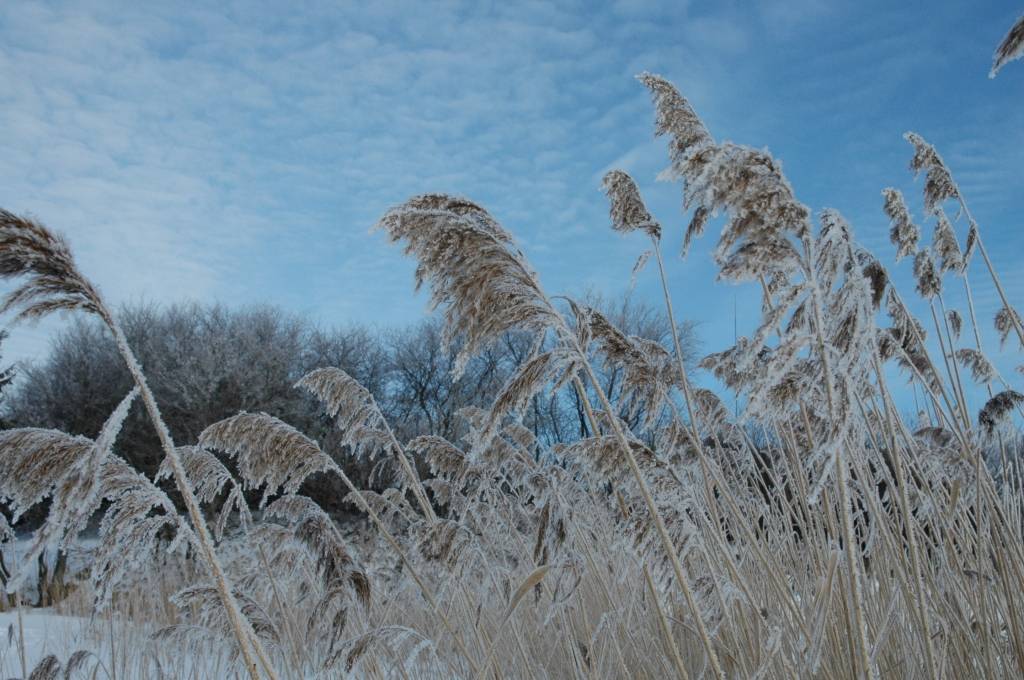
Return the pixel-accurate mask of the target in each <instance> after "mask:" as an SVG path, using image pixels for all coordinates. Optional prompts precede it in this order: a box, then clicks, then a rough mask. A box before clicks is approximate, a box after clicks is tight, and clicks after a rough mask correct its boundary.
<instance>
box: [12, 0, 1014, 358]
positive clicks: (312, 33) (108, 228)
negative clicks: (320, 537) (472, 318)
mask: <svg viewBox="0 0 1024 680" xmlns="http://www.w3.org/2000/svg"><path fill="white" fill-rule="evenodd" d="M996 14H998V13H996ZM975 15H977V16H975ZM990 20H991V21H990ZM989 23H991V24H992V28H991V30H990V29H989V27H988V24H989ZM1003 23H1005V22H1004V17H1001V16H993V17H989V16H988V15H987V14H986V13H985V12H983V11H981V10H976V9H972V8H967V7H953V6H943V7H941V8H931V7H929V8H922V9H919V8H913V7H909V6H908V7H903V6H900V7H894V6H892V5H891V4H890V5H887V4H884V3H881V2H874V3H871V2H869V3H867V4H863V3H859V4H857V5H853V4H849V3H822V2H817V1H815V0H801V1H800V2H798V3H796V4H794V3H792V2H781V1H780V2H768V3H757V4H756V5H753V6H741V5H736V4H733V3H700V2H683V3H679V2H635V1H619V2H614V3H612V4H610V5H597V4H594V3H584V2H575V3H572V2H570V3H558V4H556V3H546V2H529V3H493V4H487V3H484V4H479V3H468V2H450V3H436V4H431V5H430V6H429V8H427V7H426V6H424V5H422V4H420V3H416V4H413V3H411V2H405V3H402V2H376V3H361V4H359V3H337V2H328V1H327V0H297V1H296V2H293V3H289V4H288V5H282V4H280V3H273V2H262V3H260V2H256V3H251V2H245V3H241V2H226V3H213V2H206V3H203V2H199V3H189V4H187V5H186V6H183V5H182V4H180V3H178V4H163V5H160V4H152V3H134V2H103V3H99V2H96V3H88V2H87V3H72V2H64V1H61V0H53V1H51V2H45V3H3V4H0V39H2V40H3V42H4V46H5V48H4V50H3V51H0V82H2V83H3V84H4V85H3V88H2V89H0V126H2V129H3V130H4V135H3V136H2V137H0V158H2V161H0V205H3V206H4V207H5V208H8V209H11V210H15V211H19V212H30V213H32V214H34V215H36V216H38V217H39V218H40V219H42V220H43V221H44V222H46V223H47V224H49V225H51V226H52V227H54V228H56V229H59V230H61V231H64V232H66V233H67V234H68V235H69V237H70V239H71V241H72V243H73V245H74V247H75V250H76V252H77V254H78V256H79V258H80V260H81V264H82V267H83V269H85V270H86V271H87V272H88V273H89V275H90V276H92V277H93V278H94V279H95V280H96V281H97V282H98V283H99V285H100V287H101V289H102V290H103V291H104V292H105V293H106V294H107V295H108V297H110V298H111V299H112V300H113V301H114V302H115V303H117V302H122V301H125V300H130V299H138V298H141V297H145V298H147V299H153V300H157V301H163V302H169V301H172V300H180V299H182V298H201V299H219V300H221V301H224V302H228V303H240V302H252V301H269V302H272V303H278V304H281V305H285V306H287V307H289V308H291V309H295V310H299V311H302V312H306V313H308V314H310V315H312V316H313V317H314V318H316V319H318V320H320V321H322V322H325V323H341V322H346V321H349V320H356V321H363V322H370V323H382V324H387V323H404V322H408V321H410V320H414V319H417V318H419V317H420V316H421V315H422V313H423V308H424V299H423V297H422V296H420V297H414V296H413V295H412V294H411V282H412V269H413V264H412V263H411V262H409V261H408V260H406V259H404V258H403V257H402V256H401V254H400V251H399V250H397V249H396V248H395V247H393V246H391V245H389V244H387V243H386V242H385V240H384V238H383V235H382V234H379V233H378V234H368V231H369V229H370V228H371V226H372V225H373V224H374V222H375V220H376V219H377V218H378V217H379V216H380V215H381V214H382V213H383V212H384V211H385V210H386V209H387V208H388V207H390V206H392V205H394V204H396V203H399V202H401V201H403V200H405V199H406V198H408V197H409V196H410V195H413V194H416V193H421V192H426V191H449V192H454V193H458V194H463V195H467V196H470V197H471V198H473V199H475V200H477V201H479V202H480V203H482V204H483V205H485V206H487V208H488V209H489V210H491V211H492V212H493V213H494V214H495V215H496V216H497V217H498V218H499V219H500V220H501V221H502V222H503V223H505V224H506V225H507V227H508V228H509V229H510V230H511V231H512V232H513V233H514V234H515V235H516V237H517V238H518V239H519V241H520V243H521V244H522V245H523V247H524V249H525V251H526V254H527V255H528V257H529V258H530V259H531V261H532V263H533V264H534V266H535V267H536V269H537V270H538V271H539V272H540V275H541V278H542V280H543V281H544V283H545V285H546V286H548V287H549V288H550V289H551V292H553V293H554V292H569V293H578V292H582V289H583V288H584V287H586V285H587V284H593V285H594V286H595V287H599V288H600V287H601V286H604V290H605V292H615V291H616V290H621V289H622V288H624V287H625V285H626V284H627V283H628V280H629V269H630V267H631V266H632V263H633V261H634V260H635V257H636V255H637V254H639V252H640V251H641V250H642V249H643V244H641V243H638V242H636V241H635V239H623V238H620V237H619V236H618V235H615V234H612V233H611V232H610V230H609V229H608V228H607V224H608V218H607V206H606V204H605V200H604V198H603V196H602V195H601V193H600V191H599V183H600V177H601V175H602V174H603V170H605V169H608V168H610V167H613V166H621V167H624V168H625V169H627V170H629V171H630V172H632V173H633V174H634V175H635V176H636V179H637V180H638V182H639V184H640V187H641V190H642V192H643V194H644V196H645V198H646V200H647V201H648V203H649V205H650V207H651V209H652V210H653V211H654V212H655V213H656V214H657V215H658V217H659V219H660V220H661V221H662V222H663V224H664V225H665V230H666V231H665V233H666V248H665V249H666V252H669V253H670V252H673V251H674V250H675V249H676V248H677V247H678V245H679V242H680V241H681V239H682V231H683V227H684V224H685V217H684V216H683V215H682V214H681V211H680V193H679V187H678V186H676V185H673V184H664V183H657V182H655V181H654V176H655V174H656V173H657V172H658V171H659V170H661V169H662V168H663V167H664V165H665V162H666V157H665V143H664V140H653V139H652V138H651V134H652V121H653V113H652V111H651V107H650V102H649V98H648V95H647V94H646V93H645V92H644V90H643V88H642V87H641V86H640V85H639V84H638V83H637V82H636V81H635V80H634V79H633V76H634V75H635V74H636V73H637V72H639V71H642V70H651V71H655V72H660V73H662V74H664V75H665V76H667V77H668V78H670V79H671V80H673V81H674V82H676V83H677V84H678V85H679V87H680V88H681V89H682V90H683V91H684V93H685V94H686V96H687V97H688V98H689V99H690V100H691V102H692V103H693V105H694V106H695V107H696V109H697V111H698V112H699V113H700V114H701V115H702V116H703V117H704V118H705V120H707V121H708V124H709V127H710V129H711V130H712V132H713V133H714V134H715V135H716V136H717V137H718V138H721V139H733V140H737V141H741V142H745V143H749V144H752V145H754V146H758V147H760V146H765V145H767V146H768V147H769V148H770V149H771V150H772V151H773V152H774V153H775V154H776V155H778V156H779V157H780V158H781V159H782V160H783V161H784V163H785V168H786V171H787V173H788V174H789V175H790V178H791V179H792V180H793V182H794V186H795V187H796V191H797V194H798V196H800V197H801V199H802V200H804V201H805V202H806V203H808V205H810V206H811V207H812V208H813V209H815V210H817V209H820V208H822V207H825V206H835V207H839V208H841V209H842V210H843V212H844V213H846V214H847V216H848V217H850V218H851V219H852V221H853V223H854V228H855V230H856V232H857V233H858V234H860V235H862V237H863V240H865V241H866V242H869V243H872V244H879V245H880V246H881V247H886V233H887V225H886V224H885V220H884V218H883V216H882V215H881V211H880V208H879V205H880V199H879V191H880V190H881V188H882V187H883V186H887V185H890V184H898V185H901V186H902V185H903V184H906V185H907V186H909V187H910V189H908V192H909V191H911V190H913V185H912V184H910V178H909V176H908V175H907V173H906V169H905V166H906V162H907V150H906V148H904V147H905V145H904V144H903V143H902V142H901V141H900V139H899V135H900V134H901V133H902V132H904V131H905V130H906V129H909V128H916V129H920V130H921V131H922V132H925V133H929V135H932V136H934V137H935V141H936V143H937V144H939V143H941V144H940V148H942V149H943V150H946V149H948V151H944V152H945V153H946V155H947V158H948V159H949V160H950V162H951V163H952V164H954V166H955V167H954V171H955V172H956V173H957V174H958V176H959V177H960V178H961V181H962V182H963V183H964V187H965V191H967V192H969V194H970V195H971V196H972V198H971V200H972V201H973V202H974V203H972V205H976V211H977V217H978V219H979V221H980V222H982V224H983V226H984V228H985V229H986V234H987V236H986V238H987V239H988V242H990V243H991V244H992V245H993V248H992V249H993V250H995V251H997V253H998V255H997V257H999V258H1001V259H1004V260H1005V259H1006V258H1008V257H1010V255H1008V253H1009V254H1012V253H1014V252H1019V248H1020V246H1021V243H1020V238H1019V237H1014V236H1010V235H1008V234H1010V233H1016V232H1013V231H1012V230H1013V226H1012V225H1014V224H1016V223H1015V222H1014V221H1013V220H1014V218H1015V215H1016V212H1015V211H1014V210H1013V203H1014V197H1013V192H1012V191H1010V189H1012V188H1013V186H1014V181H1015V177H1016V173H1017V171H1018V170H1017V169H1018V168H1019V167H1020V149H1024V144H1021V143H1019V142H1021V141H1024V140H1022V139H1021V137H1020V130H1024V117H1022V116H1024V114H1021V113H1019V112H1018V111H1019V110H1020V107H1019V106H1016V100H1015V99H1014V96H1015V93H1014V92H1007V91H1006V88H1005V86H1004V84H1003V81H1002V80H1000V81H996V85H998V86H1000V87H1003V89H997V88H996V86H995V85H993V83H992V82H990V81H988V80H987V79H986V78H985V77H984V76H985V74H986V73H987V68H988V64H987V60H988V57H989V55H990V53H991V46H990V45H988V46H986V47H985V49H984V50H982V52H983V54H981V56H980V57H979V59H980V62H979V63H981V64H982V66H981V67H980V68H981V71H979V74H980V75H979V74H975V73H974V72H973V71H972V69H974V64H973V63H968V62H969V60H968V59H967V57H965V56H964V55H968V54H970V53H973V50H975V49H976V47H977V46H976V43H978V41H981V42H984V40H985V39H987V38H986V36H987V35H988V33H990V32H992V31H994V32H995V33H999V31H1001V30H1004V27H1003V25H1002V24H1003ZM975 78H977V80H978V82H977V83H975ZM953 95H956V96H955V101H953ZM1014 131H1016V132H1014ZM956 140H964V141H963V142H962V145H959V144H960V143H959V142H957V141H956ZM1018 205H1019V204H1018ZM1018 231H1019V230H1018ZM712 240H713V236H712V235H711V233H710V230H709V235H708V236H707V237H705V239H704V241H702V242H701V244H699V245H698V247H697V249H696V250H695V252H694V253H693V255H691V257H690V259H689V260H687V261H686V262H685V263H682V264H678V263H673V262H670V267H669V268H670V276H671V277H672V282H673V286H674V287H675V289H676V290H677V291H679V295H680V296H681V298H682V302H680V303H679V306H680V310H679V311H680V314H682V315H684V316H686V317H690V318H695V319H698V320H702V321H706V322H707V323H705V324H704V326H703V329H704V331H703V332H704V333H705V338H704V339H705V344H706V346H707V347H708V349H709V350H715V349H720V348H721V347H722V346H724V345H725V344H728V343H729V342H731V339H732V319H731V309H732V301H733V297H734V295H737V290H736V289H734V288H731V287H724V286H719V285H716V284H714V283H713V279H714V271H713V267H712V266H711V265H710V263H709V260H708V258H707V249H708V247H709V246H710V243H711V241H712ZM1014 248H1016V250H1014ZM702 249H703V250H702ZM1003 264H1005V262H1003ZM1010 268H1011V270H1012V269H1014V267H1013V264H1012V262H1011V263H1010ZM1010 279H1012V286H1013V287H1014V288H1015V289H1016V290H1017V291H1018V292H1024V291H1021V290H1020V286H1022V285H1024V282H1020V277H1015V278H1014V277H1012V276H1010V277H1008V280H1010ZM1008 285H1010V284H1008ZM644 286H645V282H644V281H641V283H640V284H639V288H638V292H642V291H643V290H645V288H644ZM978 288H979V291H978V297H979V305H989V303H990V301H991V293H992V292H991V291H989V290H987V289H986V287H985V285H984V284H983V283H979V285H978ZM651 290H654V289H653V288H652V289H651ZM654 292H656V291H654ZM740 296H741V298H742V297H743V294H742V293H740ZM755 297H756V296H755ZM756 302H757V301H756V299H754V302H752V303H751V304H750V306H749V308H747V307H744V304H743V299H741V300H740V312H741V325H742V324H744V323H747V322H749V323H748V324H747V325H749V324H750V323H753V321H752V320H753V318H754V316H756V313H757V304H756ZM723 309H725V310H730V314H729V315H727V316H729V318H727V319H722V318H721V317H722V314H723V312H722V310H723ZM718 322H720V323H718ZM58 325H59V324H57V323H55V324H52V325H51V324H47V325H46V326H42V327H40V328H39V329H36V330H30V329H16V330H15V332H14V335H13V336H12V338H11V339H10V340H9V342H8V344H7V346H6V347H5V352H6V354H7V357H5V358H8V359H9V358H11V357H14V356H38V355H39V354H40V353H41V352H42V349H41V348H42V347H44V344H45V339H46V338H47V337H48V335H49V333H50V332H51V331H52V328H54V327H57V326H58Z"/></svg>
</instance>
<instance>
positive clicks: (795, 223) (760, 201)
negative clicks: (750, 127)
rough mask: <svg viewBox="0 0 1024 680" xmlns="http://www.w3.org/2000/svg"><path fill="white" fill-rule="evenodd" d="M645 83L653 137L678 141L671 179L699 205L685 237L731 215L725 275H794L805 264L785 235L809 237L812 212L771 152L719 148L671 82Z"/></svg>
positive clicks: (722, 256)
mask: <svg viewBox="0 0 1024 680" xmlns="http://www.w3.org/2000/svg"><path fill="white" fill-rule="evenodd" d="M639 79H640V81H641V82H642V83H643V84H644V85H646V86H647V87H648V89H650V90H651V95H652V97H653V98H654V104H655V108H656V110H657V120H656V126H655V134H656V135H661V134H669V135H671V136H672V140H673V141H672V144H671V146H670V153H669V155H670V158H671V163H672V165H671V173H670V174H671V176H672V177H674V178H679V179H682V180H683V181H684V192H683V198H684V200H683V205H684V207H686V208H689V207H690V206H691V205H693V204H695V205H696V207H697V212H696V213H695V214H694V222H693V223H691V225H690V228H689V229H688V230H687V233H688V234H690V235H697V234H698V233H699V232H700V231H701V230H702V229H703V226H704V223H705V221H706V220H707V218H708V217H709V216H710V215H713V214H716V213H717V212H719V211H725V212H727V213H728V215H729V217H730V220H729V221H728V222H727V223H726V226H725V228H724V229H723V231H722V235H721V238H720V239H719V242H718V245H717V247H716V248H715V251H714V256H715V261H716V262H717V263H718V264H719V266H720V268H721V272H720V277H721V278H723V279H726V280H733V281H743V280H749V279H756V278H757V277H758V276H759V275H766V276H769V277H770V276H771V275H772V274H773V273H774V272H776V271H789V270H792V269H795V268H796V267H797V266H798V265H799V261H800V258H799V255H798V254H797V252H796V251H795V249H794V248H793V246H792V244H791V243H790V242H789V240H788V239H787V234H792V235H795V236H797V237H798V238H802V237H804V236H806V235H807V234H808V233H809V232H810V223H809V216H810V211H809V210H808V209H807V207H806V206H804V205H803V204H801V203H800V202H799V201H797V200H796V197H795V196H794V194H793V189H792V187H791V186H790V184H789V182H788V180H787V179H786V177H785V176H784V175H783V173H782V164H781V163H780V162H779V161H778V160H776V159H775V158H773V157H772V156H771V154H769V153H768V152H767V151H759V150H756V149H751V148H749V147H745V146H740V145H737V144H731V143H724V144H715V143H714V141H713V140H712V138H711V135H710V134H708V131H707V129H706V128H705V127H704V124H703V123H702V122H701V120H700V118H699V117H698V116H697V114H696V113H695V112H694V110H693V108H692V107H691V106H690V104H689V102H687V101H686V99H684V98H683V96H682V95H681V94H679V92H678V91H677V90H676V89H675V87H674V86H673V85H672V84H671V83H669V82H668V81H666V80H665V79H663V78H661V77H660V76H655V75H651V74H648V73H644V74H641V75H640V76H639ZM688 243H689V240H687V245H688Z"/></svg>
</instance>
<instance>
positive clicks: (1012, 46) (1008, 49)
mask: <svg viewBox="0 0 1024 680" xmlns="http://www.w3.org/2000/svg"><path fill="white" fill-rule="evenodd" d="M1022 56H1024V14H1022V15H1021V16H1020V18H1018V19H1017V21H1016V22H1015V23H1014V24H1013V26H1011V27H1010V32H1009V33H1007V34H1006V37H1005V38H1003V41H1002V42H1001V43H999V47H997V48H996V52H995V54H993V55H992V70H990V71H989V72H988V77H989V78H995V77H996V74H997V73H999V70H1000V69H1001V68H1003V67H1004V66H1006V65H1007V64H1009V63H1010V62H1011V61H1013V60H1014V59H1020V58H1021V57H1022Z"/></svg>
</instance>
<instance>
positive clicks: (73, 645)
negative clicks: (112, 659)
mask: <svg viewBox="0 0 1024 680" xmlns="http://www.w3.org/2000/svg"><path fill="white" fill-rule="evenodd" d="M88 626H89V622H88V621H86V620H83V619H79V618H75V617H70V616H60V615H58V614H56V613H55V612H53V611H52V610H49V609H28V608H23V609H22V612H21V625H19V622H18V614H17V612H13V611H11V612H4V613H0V633H2V635H3V639H2V642H0V677H3V678H20V677H24V676H23V675H22V667H21V652H20V647H21V645H20V640H21V633H22V631H24V636H25V638H24V639H25V645H24V650H25V665H26V667H27V671H28V673H31V672H32V669H33V668H35V666H36V664H37V663H39V661H41V660H42V659H43V657H45V656H46V655H48V654H54V655H56V656H57V658H58V659H59V660H60V661H61V663H64V662H65V661H67V659H68V657H69V656H71V654H72V653H74V652H75V651H76V650H79V649H86V650H90V651H92V648H93V646H94V645H95V642H94V641H90V640H89V639H88V638H89V635H88ZM107 656H108V657H109V654H107ZM92 665H94V664H89V666H90V667H91V666H92ZM26 675H27V673H26ZM99 677H103V673H102V672H101V673H100V674H99Z"/></svg>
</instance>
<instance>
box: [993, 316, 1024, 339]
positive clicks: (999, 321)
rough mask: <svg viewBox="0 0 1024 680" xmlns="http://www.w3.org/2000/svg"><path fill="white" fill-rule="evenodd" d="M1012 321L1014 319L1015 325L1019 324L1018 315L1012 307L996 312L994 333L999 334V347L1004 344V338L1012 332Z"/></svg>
mask: <svg viewBox="0 0 1024 680" xmlns="http://www.w3.org/2000/svg"><path fill="white" fill-rule="evenodd" d="M1014 319H1016V322H1017V324H1020V323H1021V319H1020V314H1018V313H1017V310H1016V309H1014V308H1012V307H1006V306H1004V307H1002V308H1000V310H999V311H998V312H996V319H995V326H996V332H997V333H999V346H1000V347H1002V346H1003V345H1005V344H1006V338H1008V337H1009V336H1010V333H1011V332H1012V331H1013V326H1014Z"/></svg>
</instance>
